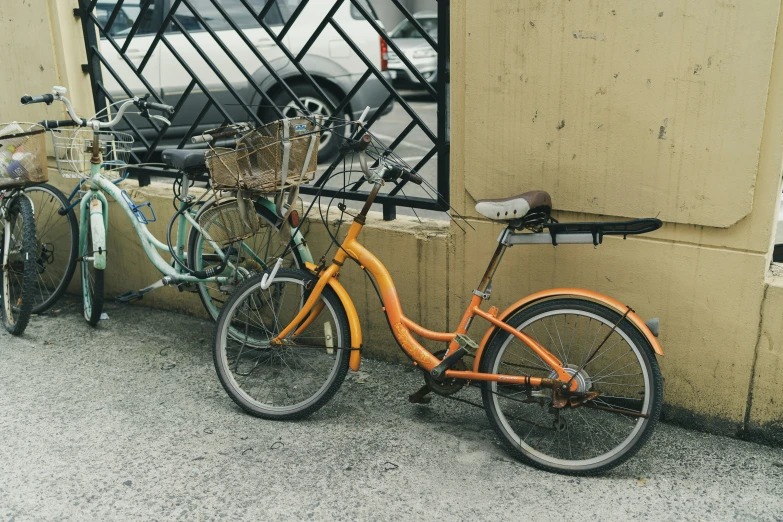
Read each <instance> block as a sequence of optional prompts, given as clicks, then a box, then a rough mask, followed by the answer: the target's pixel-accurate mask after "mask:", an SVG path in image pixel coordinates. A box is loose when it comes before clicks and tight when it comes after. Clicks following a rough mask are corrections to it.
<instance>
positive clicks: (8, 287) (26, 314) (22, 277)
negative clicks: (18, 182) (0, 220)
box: [0, 196, 35, 335]
mask: <svg viewBox="0 0 783 522" xmlns="http://www.w3.org/2000/svg"><path fill="white" fill-rule="evenodd" d="M25 204H27V205H29V201H27V199H26V198H24V197H23V196H20V197H19V198H17V199H16V200H14V201H13V202H12V203H11V206H10V207H9V212H8V215H7V217H6V220H7V222H8V223H9V231H10V235H11V239H10V242H9V248H8V263H7V265H6V269H4V270H0V272H1V273H2V288H0V292H2V297H3V310H2V313H3V318H4V320H5V323H6V324H5V326H6V329H7V330H8V331H10V332H11V333H13V334H17V335H18V334H21V332H22V330H24V327H25V326H26V323H27V321H28V320H29V318H30V310H31V297H30V296H31V294H32V280H31V277H32V276H33V272H32V263H33V262H34V260H33V259H32V257H33V256H31V255H28V254H29V253H31V252H28V250H32V248H31V247H32V246H33V245H28V244H27V239H28V238H27V236H28V234H27V233H26V232H27V228H28V227H34V226H35V225H34V222H33V221H32V220H31V221H30V222H29V223H28V222H27V219H28V216H29V218H30V219H31V218H32V209H30V213H29V214H27V215H26V214H25V212H24V211H23V205H25ZM3 233H5V231H4V232H3ZM30 234H32V236H33V238H34V236H35V229H34V228H33V231H32V232H30Z"/></svg>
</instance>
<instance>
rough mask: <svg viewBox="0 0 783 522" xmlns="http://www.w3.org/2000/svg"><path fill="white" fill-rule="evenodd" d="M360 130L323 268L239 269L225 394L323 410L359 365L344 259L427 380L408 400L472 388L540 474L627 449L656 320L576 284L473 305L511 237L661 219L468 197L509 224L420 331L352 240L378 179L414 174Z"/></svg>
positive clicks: (219, 343) (586, 466)
mask: <svg viewBox="0 0 783 522" xmlns="http://www.w3.org/2000/svg"><path fill="white" fill-rule="evenodd" d="M366 132H367V131H365V134H364V135H363V137H362V138H361V139H359V140H356V141H355V142H352V143H351V144H350V145H349V146H347V147H346V148H348V149H350V150H351V151H352V152H353V153H355V154H358V159H359V163H360V165H361V167H362V172H363V173H364V177H365V179H366V181H367V182H369V183H370V184H372V185H373V188H372V191H371V192H370V194H369V196H368V198H367V200H366V202H365V204H364V207H363V208H362V210H361V212H359V214H358V215H357V216H355V218H354V221H353V223H352V225H351V227H350V229H349V230H348V233H347V235H346V237H345V239H344V240H343V241H342V243H341V244H340V246H339V249H338V251H337V253H336V254H335V256H334V259H333V260H332V262H331V264H329V265H328V266H324V264H323V263H322V265H321V266H316V265H314V264H311V263H308V264H307V270H306V271H303V270H293V269H282V270H278V267H275V269H273V270H272V271H267V272H265V273H263V274H258V275H256V276H254V277H252V278H250V279H248V280H247V281H246V282H245V283H244V284H243V285H242V286H241V287H240V288H238V289H237V290H236V291H235V293H234V294H233V295H232V296H231V298H230V299H229V300H228V302H227V303H226V305H225V307H224V308H223V310H222V312H221V314H220V317H219V319H218V325H217V330H216V334H215V344H214V361H215V367H216V370H217V374H218V377H219V378H220V382H221V383H222V384H223V387H224V388H225V389H226V391H227V392H228V394H229V395H230V396H231V398H232V399H233V400H234V401H235V402H236V403H237V404H238V405H239V406H240V407H242V408H243V409H244V410H245V411H247V412H248V413H250V414H253V415H256V416H259V417H263V418H266V419H297V418H301V417H304V416H306V415H308V414H311V413H313V412H314V411H316V410H317V409H319V408H320V407H321V406H323V405H324V404H325V403H326V402H327V401H328V400H329V399H330V398H331V397H332V396H333V395H334V394H335V392H336V391H337V389H338V388H339V387H340V385H341V384H342V382H343V379H344V378H345V375H346V373H347V371H348V368H349V367H350V368H351V369H353V370H358V369H359V363H360V359H361V349H362V331H361V326H360V324H359V318H358V315H357V313H356V308H355V307H354V304H353V302H352V300H351V298H350V296H349V294H348V292H347V291H346V290H345V288H344V287H343V286H342V285H341V284H340V282H339V281H338V275H339V273H340V270H341V268H342V267H343V264H344V263H345V261H346V260H348V259H350V260H353V261H355V262H356V263H358V264H359V266H360V267H361V269H362V270H364V271H366V272H367V273H368V274H369V276H370V279H371V281H373V284H374V286H375V287H376V290H378V292H379V296H380V298H381V301H382V305H383V311H384V312H385V314H386V317H387V318H388V321H389V326H390V328H391V330H392V332H393V334H394V337H395V338H396V340H397V342H398V343H399V345H400V347H401V348H402V350H403V351H404V352H405V353H406V354H407V355H408V356H409V357H410V358H411V359H412V360H413V364H414V365H416V366H417V367H418V368H420V369H421V370H422V371H423V373H424V377H425V381H426V383H425V387H424V388H422V389H421V390H419V391H418V392H417V393H415V394H413V395H412V396H411V401H412V402H425V401H426V400H427V398H425V397H424V395H426V393H428V392H430V391H432V392H435V393H437V394H440V395H444V396H449V395H453V394H455V393H457V392H458V391H460V390H461V389H462V388H463V387H464V386H466V385H474V386H477V385H479V386H480V387H481V393H482V402H483V408H484V409H485V410H486V413H487V416H488V417H489V421H490V423H491V424H492V426H493V428H494V429H495V431H496V432H497V434H498V436H499V438H500V439H501V440H502V441H503V442H504V443H505V444H506V446H507V447H508V448H509V449H510V450H511V452H512V453H513V454H515V455H516V456H517V457H518V458H520V459H521V460H522V461H524V462H526V463H529V464H531V465H533V466H535V467H538V468H542V469H545V470H549V471H555V472H559V473H566V474H574V475H589V474H596V473H600V472H602V471H605V470H608V469H610V468H613V467H615V466H617V465H619V464H620V463H622V462H624V461H625V460H626V459H628V458H629V457H631V456H632V455H633V454H634V453H636V451H638V450H639V448H640V447H641V446H642V445H643V444H644V442H646V441H647V439H649V437H650V435H651V434H652V431H653V427H654V426H655V424H656V422H657V420H658V417H659V414H660V411H661V404H662V397H663V387H662V378H661V374H660V370H659V369H658V364H657V362H656V359H655V354H658V355H663V352H662V350H661V347H660V345H659V343H658V341H657V339H656V334H657V322H656V321H655V320H653V321H652V322H650V323H649V324H648V323H645V322H644V321H643V320H642V319H640V318H639V316H638V315H637V314H636V313H634V311H633V310H632V309H631V308H629V307H627V306H624V305H622V304H621V303H619V302H618V301H616V300H614V299H612V298H610V297H607V296H604V295H601V294H598V293H595V292H591V291H588V290H582V289H576V288H559V289H553V290H547V291H543V292H539V293H536V294H533V295H530V296H528V297H526V298H524V299H522V300H520V301H518V302H516V303H514V304H513V305H511V306H510V307H509V308H507V309H506V310H505V311H503V312H499V310H498V309H497V308H496V307H494V306H493V307H490V309H489V310H488V311H485V310H483V309H482V308H481V305H482V302H483V301H484V300H486V299H488V298H489V296H490V292H491V282H492V277H493V275H494V273H495V271H496V269H497V267H498V264H499V263H500V259H501V257H502V256H503V253H504V252H505V251H506V249H507V248H508V247H510V246H512V245H517V244H544V243H546V244H553V245H557V244H566V243H587V244H593V245H595V246H597V245H598V244H600V243H601V242H602V239H603V236H605V235H613V234H614V235H623V236H627V235H630V234H641V233H645V232H650V231H653V230H656V229H658V228H659V227H660V226H661V222H660V221H659V220H657V219H637V220H632V221H626V222H598V223H558V222H557V221H556V220H554V219H553V218H552V217H551V216H550V211H551V208H552V202H551V199H550V197H549V195H548V194H547V193H546V192H543V191H533V192H527V193H525V194H522V195H520V196H516V197H513V198H507V199H499V200H484V201H479V202H478V204H477V205H476V209H477V211H478V212H479V213H480V214H482V215H484V216H486V217H488V218H489V219H493V220H496V221H502V222H504V223H505V224H506V225H507V226H506V228H505V229H503V231H502V233H501V234H500V237H499V238H498V247H497V249H496V250H495V254H494V255H493V256H492V259H491V261H490V262H489V266H488V267H487V270H486V272H485V273H484V276H483V278H482V279H481V282H480V283H479V285H478V287H477V288H476V290H474V291H473V297H472V299H471V302H470V305H469V306H468V307H467V310H465V314H464V315H463V317H462V320H461V321H460V323H459V326H458V327H457V330H456V331H455V332H435V331H431V330H428V329H427V328H425V327H423V326H420V325H419V324H417V323H415V322H414V321H412V320H411V319H409V318H408V317H406V316H405V315H404V313H403V311H402V307H401V304H400V300H399V298H398V296H397V292H396V290H395V286H394V282H393V281H392V278H391V276H390V275H389V272H388V270H387V269H386V268H385V267H384V265H383V264H382V263H381V261H380V260H378V258H376V257H375V256H374V255H373V254H372V253H370V251H368V250H367V249H366V248H365V247H364V246H362V245H361V244H360V243H359V242H358V241H357V236H358V235H359V232H360V231H361V229H362V227H363V225H364V224H365V219H366V216H367V212H368V211H369V209H370V206H371V204H372V203H373V200H374V199H375V197H376V195H377V194H378V191H379V189H380V188H381V186H382V185H383V184H384V183H388V182H395V183H396V182H397V181H398V180H402V182H412V183H417V184H421V183H422V182H423V180H422V178H421V177H420V176H419V175H418V174H416V173H415V172H413V171H411V170H409V169H408V168H406V167H400V166H399V165H395V164H391V162H389V161H384V158H385V157H386V156H387V155H388V152H389V151H388V150H387V151H386V153H380V154H377V155H376V157H375V158H374V159H375V163H374V166H373V167H372V168H370V167H368V161H367V154H366V149H367V147H368V146H369V145H370V144H371V143H373V141H372V138H371V136H370V134H368V133H366ZM425 183H426V182H425ZM331 234H332V233H331V232H330V235H331ZM332 239H333V240H334V241H336V238H334V236H333V235H332ZM278 266H279V264H278ZM477 316H478V317H480V318H482V319H484V320H486V321H488V322H489V328H488V329H487V331H486V332H485V333H484V336H483V337H482V339H481V341H480V342H478V343H477V342H475V341H473V340H471V339H470V338H469V337H468V336H467V332H468V329H469V328H470V326H471V324H472V322H473V319H474V318H475V317H477ZM651 327H652V330H651ZM653 330H655V332H656V334H654V333H653ZM414 335H417V336H421V337H423V338H425V339H431V340H434V341H440V342H443V343H448V348H447V349H445V350H443V351H441V352H436V353H431V352H430V351H428V350H427V349H425V348H424V347H423V346H422V345H421V344H419V342H417V340H416V339H414V337H413V336H414ZM471 358H472V363H471V364H468V363H467V361H469V360H470V359H471ZM464 402H468V401H464Z"/></svg>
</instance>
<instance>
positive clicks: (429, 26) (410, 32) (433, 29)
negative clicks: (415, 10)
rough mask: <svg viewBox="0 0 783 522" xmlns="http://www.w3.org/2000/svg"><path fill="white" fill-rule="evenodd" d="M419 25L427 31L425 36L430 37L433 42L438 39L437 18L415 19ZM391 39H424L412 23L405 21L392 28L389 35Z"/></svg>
mask: <svg viewBox="0 0 783 522" xmlns="http://www.w3.org/2000/svg"><path fill="white" fill-rule="evenodd" d="M416 21H417V22H419V25H421V27H422V28H423V29H424V30H425V31H427V34H428V35H430V37H432V39H433V40H437V39H438V19H437V18H434V17H433V18H417V19H416ZM391 37H392V38H424V37H423V36H422V35H421V33H420V32H419V31H418V29H416V28H415V27H414V26H413V24H412V23H410V22H409V21H408V20H405V21H404V22H402V23H401V24H400V25H398V26H397V27H395V28H394V31H392V33H391Z"/></svg>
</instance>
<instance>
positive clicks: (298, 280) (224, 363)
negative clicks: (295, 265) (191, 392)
mask: <svg viewBox="0 0 783 522" xmlns="http://www.w3.org/2000/svg"><path fill="white" fill-rule="evenodd" d="M262 275H263V274H257V275H255V276H253V277H251V278H250V279H248V280H247V281H245V282H244V283H243V284H242V285H241V286H240V287H239V288H238V289H237V291H236V292H234V293H233V294H232V295H231V298H230V299H229V300H228V302H227V303H226V306H225V307H223V310H222V311H221V312H220V316H219V318H218V324H217V328H216V329H215V339H214V342H213V352H212V353H213V360H214V363H215V371H216V372H217V375H218V379H220V383H221V385H222V386H223V389H225V390H226V393H228V395H229V397H231V399H232V400H233V401H234V402H235V403H236V404H237V405H238V406H239V407H240V408H242V409H243V410H244V411H246V412H247V413H249V414H251V415H254V416H256V417H261V418H264V419H272V420H289V419H300V418H302V417H305V416H307V415H310V414H312V413H313V412H315V411H316V410H318V409H319V408H321V407H322V406H323V405H324V404H326V402H327V401H329V399H331V398H332V396H334V394H335V393H336V392H337V390H338V389H339V387H340V385H341V384H342V383H343V380H344V379H345V375H346V373H347V372H348V363H349V359H350V353H351V352H350V351H349V350H344V349H339V348H340V347H344V346H349V345H350V338H351V334H350V329H349V326H348V317H347V315H346V313H345V309H344V308H343V305H342V303H341V302H340V299H339V298H338V297H337V294H335V293H334V291H333V290H332V289H331V288H329V287H326V288H325V289H324V291H323V293H322V294H321V300H322V302H323V305H324V306H323V308H322V310H321V313H323V312H324V311H325V312H326V314H325V316H322V315H321V314H320V313H319V315H318V316H317V317H316V318H315V320H314V321H312V322H311V323H310V326H308V327H307V329H305V330H304V331H303V332H302V333H301V334H300V337H299V338H301V337H302V334H304V338H305V339H307V343H308V344H307V345H295V344H293V342H294V341H293V340H292V339H293V338H292V337H290V336H289V337H288V339H290V340H291V341H290V343H291V344H287V345H284V346H279V347H271V346H270V345H269V344H268V340H269V339H271V338H272V336H274V335H276V333H278V331H279V330H280V328H283V327H285V326H286V325H287V324H288V322H290V320H291V319H293V317H294V314H295V313H296V312H297V311H298V310H299V309H300V307H301V304H302V303H303V302H304V299H305V298H306V296H307V295H308V293H307V291H306V288H307V285H309V284H314V282H315V281H316V277H315V276H313V275H312V274H310V273H309V272H305V271H303V270H294V269H287V268H283V269H281V270H280V271H279V272H278V273H277V276H276V278H275V281H274V283H273V284H272V286H271V287H270V288H269V289H268V290H266V291H264V290H262V289H261V288H260V285H261V280H262ZM287 284H291V285H293V291H292V292H291V293H288V294H287V293H286V292H287V290H286V289H281V287H282V285H287ZM264 292H267V294H264ZM259 295H260V296H261V298H260V299H258V296H259ZM287 295H294V296H296V297H294V298H291V299H288V301H287V302H288V303H289V304H292V305H293V308H292V309H291V310H290V313H285V312H284V311H283V310H282V308H283V306H282V305H283V303H284V302H286V296H287ZM278 297H279V300H276V299H277V298H278ZM297 298H298V299H300V300H299V301H296V300H295V299H297ZM256 299H257V300H256ZM272 301H275V302H276V303H279V304H280V308H279V309H278V312H279V313H276V312H274V310H272V316H273V318H274V321H273V322H270V324H273V325H275V327H274V328H272V329H269V328H266V323H264V322H263V320H262V321H261V322H260V323H256V324H255V325H253V326H252V328H253V329H254V337H252V338H250V339H249V338H248V337H245V338H237V336H236V335H235V334H234V335H229V332H230V331H233V332H236V331H238V330H242V328H241V327H239V326H237V323H238V321H239V319H238V317H239V315H238V314H240V313H242V310H243V308H244V309H246V307H247V306H248V305H247V303H248V302H251V303H253V302H254V303H256V308H255V310H253V315H252V317H253V318H255V317H259V318H261V317H262V316H263V315H264V314H266V313H267V310H262V309H260V308H258V306H257V305H258V303H260V304H261V305H262V307H263V306H264V304H265V303H270V302H272ZM250 308H251V309H252V304H251V305H250ZM268 308H270V309H273V308H274V305H272V306H270V307H268ZM283 314H285V315H284V319H280V317H279V316H280V315H283ZM289 316H290V317H289ZM245 317H251V316H250V315H247V313H245ZM322 319H326V321H325V322H323V323H322V322H321V320H322ZM327 324H328V325H329V326H328V328H327V326H326V325H327ZM321 328H323V331H324V337H323V339H321V340H318V339H317V338H316V337H315V335H314V334H317V333H318V332H319V330H320V329H321ZM249 329H250V328H249V327H247V328H245V332H247V331H248V330H249ZM327 331H328V333H327ZM335 332H336V333H335ZM259 337H265V340H266V341H267V344H266V345H264V339H259ZM328 338H329V339H330V340H331V341H332V345H331V346H335V347H337V349H332V350H331V351H332V353H329V351H330V350H329V348H328V347H329V346H330V345H329V343H328V342H325V343H324V344H323V345H322V344H320V342H321V341H326V339H328ZM314 339H316V340H314ZM259 341H260V342H259ZM335 343H336V344H335ZM246 347H247V356H246V358H245V359H243V358H242V357H243V351H245V348H246ZM237 349H238V350H239V351H238V352H237V351H236V350H237ZM254 357H255V359H254ZM297 358H299V359H297ZM302 361H304V362H305V364H301V362H302ZM267 362H268V364H266V363H267ZM232 366H233V367H234V368H233V370H232ZM240 366H241V367H242V369H241V370H240ZM321 366H323V367H324V368H328V375H327V376H326V378H325V380H324V382H323V384H320V385H319V383H320V379H323V373H325V372H326V370H323V371H319V370H318V368H320V367H321ZM247 367H250V369H249V371H248V370H247ZM295 369H296V370H299V369H301V370H303V376H298V375H294V370H295ZM254 373H255V374H256V375H253V374H254ZM307 373H309V374H310V375H307ZM312 374H315V377H311V375H312ZM251 376H252V377H254V378H258V382H257V383H256V381H255V380H253V381H252V382H248V381H250V377H251ZM292 376H293V377H295V378H294V379H293V380H292V379H290V378H289V377H292ZM238 377H242V378H244V379H243V380H242V382H243V383H245V384H247V385H246V386H244V387H243V386H242V384H241V383H240V382H239V379H238ZM246 388H247V389H246ZM306 389H309V390H311V391H306ZM248 390H260V391H259V394H265V395H264V399H263V400H261V399H259V398H257V397H256V396H254V395H251V393H250V391H248ZM297 394H298V396H299V397H302V399H301V400H299V399H298V397H295V396H296V395H297ZM280 396H282V399H281V400H280V402H286V401H288V402H291V401H294V400H296V401H298V402H293V403H292V404H284V405H281V404H272V403H271V402H272V401H275V399H276V397H280ZM270 397H271V400H270Z"/></svg>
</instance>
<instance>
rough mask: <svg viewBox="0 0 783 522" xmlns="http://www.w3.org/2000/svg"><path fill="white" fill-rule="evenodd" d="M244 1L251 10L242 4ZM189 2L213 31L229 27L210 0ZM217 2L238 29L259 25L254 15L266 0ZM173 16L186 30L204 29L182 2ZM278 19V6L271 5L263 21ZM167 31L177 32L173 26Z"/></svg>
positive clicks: (225, 0) (278, 21)
mask: <svg viewBox="0 0 783 522" xmlns="http://www.w3.org/2000/svg"><path fill="white" fill-rule="evenodd" d="M245 3H246V4H247V5H248V6H249V7H250V8H251V9H252V11H251V10H250V9H248V8H247V7H246V6H245V5H244V4H245ZM190 4H191V5H192V6H193V9H195V11H196V12H197V13H198V14H199V16H201V18H203V19H204V21H205V22H206V23H207V25H209V27H210V29H212V30H213V31H225V30H230V29H231V25H230V24H229V23H228V21H227V20H226V18H225V17H224V16H223V15H222V14H221V12H220V11H219V10H218V8H217V7H215V4H213V3H212V1H211V0H190ZM218 4H219V5H220V7H221V8H223V10H224V11H225V12H226V14H227V15H228V16H229V17H230V18H231V20H233V22H234V23H235V24H236V25H237V26H238V27H239V28H240V29H254V28H257V27H259V25H258V22H257V20H256V16H258V13H260V12H261V9H263V8H264V5H265V4H266V0H245V2H242V1H240V0H218ZM174 16H175V17H176V18H177V20H178V21H179V22H180V23H181V24H182V26H183V27H184V28H185V29H186V30H187V31H203V30H204V28H203V27H201V24H199V22H198V19H197V18H196V17H195V16H193V13H192V12H191V10H190V9H188V8H187V6H185V5H184V4H180V6H179V7H178V8H177V12H176V13H175V14H174ZM280 19H281V16H280V11H279V7H278V6H273V7H272V8H271V9H270V10H269V11H268V12H267V14H266V17H265V18H264V21H265V22H266V23H267V24H269V25H279V24H280V23H281V22H280ZM169 31H174V32H178V30H177V29H176V28H175V27H171V28H169Z"/></svg>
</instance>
